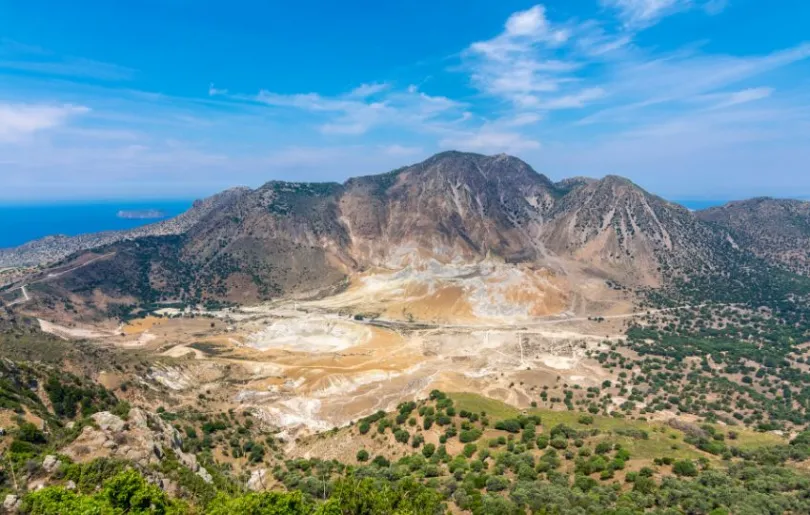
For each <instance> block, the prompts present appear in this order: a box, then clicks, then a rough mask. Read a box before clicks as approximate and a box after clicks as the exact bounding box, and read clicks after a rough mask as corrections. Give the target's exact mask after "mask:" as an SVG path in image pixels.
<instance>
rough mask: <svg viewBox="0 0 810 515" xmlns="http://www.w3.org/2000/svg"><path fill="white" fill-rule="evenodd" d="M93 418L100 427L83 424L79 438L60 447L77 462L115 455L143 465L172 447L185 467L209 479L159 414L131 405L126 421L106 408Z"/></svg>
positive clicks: (159, 457)
mask: <svg viewBox="0 0 810 515" xmlns="http://www.w3.org/2000/svg"><path fill="white" fill-rule="evenodd" d="M92 419H93V421H95V423H96V424H97V425H98V427H99V428H98V429H95V428H93V427H90V426H88V427H85V428H84V429H83V430H82V432H81V434H80V435H79V437H78V438H76V440H74V441H73V442H72V443H71V444H70V445H69V446H68V447H66V448H65V449H63V450H62V452H63V453H64V454H65V455H67V456H69V457H70V458H72V459H74V460H76V461H89V460H92V459H94V458H99V457H116V458H122V459H127V460H132V461H133V462H135V463H138V464H139V465H142V466H146V465H149V464H156V463H159V462H160V460H161V458H163V457H164V453H165V450H171V451H173V452H174V454H175V455H176V456H177V459H178V460H179V461H180V463H182V464H183V465H184V466H186V467H187V468H189V469H190V470H191V471H193V472H197V473H198V474H199V475H200V477H202V478H203V479H205V478H208V479H211V476H210V474H209V473H208V471H206V470H205V469H204V468H202V467H200V466H199V464H198V463H197V458H196V457H195V456H194V455H193V454H188V453H185V452H183V450H182V444H183V441H182V439H181V437H180V433H179V432H178V431H177V429H175V428H174V427H173V426H172V425H171V424H169V423H168V422H166V421H165V420H163V419H162V418H160V417H159V416H158V415H156V414H154V413H149V412H147V411H144V410H142V409H139V408H133V409H132V410H130V412H129V418H128V420H126V421H124V420H123V419H121V418H120V417H118V416H116V415H113V414H112V413H109V412H106V411H102V412H99V413H96V414H94V415H93V416H92Z"/></svg>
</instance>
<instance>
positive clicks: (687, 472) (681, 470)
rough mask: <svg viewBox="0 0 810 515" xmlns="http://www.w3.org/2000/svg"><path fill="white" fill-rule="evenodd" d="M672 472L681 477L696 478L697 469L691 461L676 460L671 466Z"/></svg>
mask: <svg viewBox="0 0 810 515" xmlns="http://www.w3.org/2000/svg"><path fill="white" fill-rule="evenodd" d="M672 472H673V473H674V474H675V475H677V476H681V477H697V475H698V469H697V467H696V466H695V464H694V463H693V462H692V460H678V461H676V462H675V463H674V464H673V465H672Z"/></svg>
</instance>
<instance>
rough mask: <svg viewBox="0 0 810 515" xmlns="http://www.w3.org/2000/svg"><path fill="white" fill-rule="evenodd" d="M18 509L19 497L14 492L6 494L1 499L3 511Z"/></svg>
mask: <svg viewBox="0 0 810 515" xmlns="http://www.w3.org/2000/svg"><path fill="white" fill-rule="evenodd" d="M19 509H20V498H19V497H17V496H16V495H14V494H8V495H7V496H6V498H5V499H4V500H3V510H5V513H17V512H18V511H19Z"/></svg>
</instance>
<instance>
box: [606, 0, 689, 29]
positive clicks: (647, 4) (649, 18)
mask: <svg viewBox="0 0 810 515" xmlns="http://www.w3.org/2000/svg"><path fill="white" fill-rule="evenodd" d="M692 4H693V2H692V1H691V0H602V5H604V6H605V7H610V8H613V9H616V10H617V11H618V12H619V17H620V18H621V19H622V20H623V21H624V23H625V25H627V26H628V27H629V28H644V27H647V26H649V25H653V24H655V23H656V22H657V21H658V20H659V19H661V18H663V17H664V16H668V15H670V14H673V13H676V12H679V11H684V10H686V9H689V8H690V7H691V6H692Z"/></svg>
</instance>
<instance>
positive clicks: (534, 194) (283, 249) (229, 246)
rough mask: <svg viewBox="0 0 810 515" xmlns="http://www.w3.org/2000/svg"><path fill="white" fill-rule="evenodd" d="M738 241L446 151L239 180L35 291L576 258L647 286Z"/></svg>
mask: <svg viewBox="0 0 810 515" xmlns="http://www.w3.org/2000/svg"><path fill="white" fill-rule="evenodd" d="M731 251H733V248H732V245H731V244H730V243H729V242H728V240H727V238H726V231H725V230H720V229H717V228H715V227H713V226H712V225H710V224H707V223H705V222H703V221H701V220H700V219H698V218H696V217H695V216H694V215H693V214H692V213H690V212H689V211H688V210H686V209H684V208H683V207H681V206H678V205H675V204H672V203H669V202H667V201H665V200H663V199H661V198H659V197H656V196H654V195H650V194H649V193H647V192H645V191H644V190H642V189H641V188H639V187H638V186H636V185H634V184H633V183H631V182H630V181H627V180H625V179H621V178H619V177H612V176H611V177H606V178H604V179H602V180H588V179H572V180H568V181H563V182H560V183H557V184H554V183H552V182H551V181H550V180H549V179H548V178H547V177H545V176H543V175H541V174H538V173H537V172H535V171H534V170H532V169H531V167H529V166H528V165H527V164H526V163H524V162H523V161H520V160H519V159H517V158H514V157H510V156H505V155H498V156H483V155H478V154H465V153H460V152H445V153H442V154H438V155H436V156H434V157H432V158H430V159H428V160H426V161H424V162H422V163H419V164H416V165H413V166H409V167H405V168H401V169H398V170H394V171H392V172H389V173H386V174H382V175H374V176H368V177H359V178H355V179H350V180H348V181H347V182H346V183H344V184H337V183H326V184H309V183H289V182H270V183H268V184H265V185H264V186H262V187H260V188H258V189H256V190H252V191H244V190H240V191H239V192H238V194H237V193H233V194H231V195H229V196H228V200H227V202H224V201H223V202H219V203H218V204H217V208H216V209H211V210H209V211H208V212H207V213H206V214H205V215H204V216H200V217H199V218H198V219H197V220H196V222H195V223H194V224H192V225H190V226H189V227H188V228H187V229H186V230H185V231H184V232H183V233H182V234H181V235H176V236H163V237H159V238H155V237H150V238H138V239H134V240H130V241H125V242H120V243H117V244H115V245H112V246H108V247H105V248H103V249H99V250H98V251H97V253H98V254H99V255H103V256H105V257H104V258H103V259H97V260H95V261H92V262H91V263H89V264H85V265H83V266H81V267H78V268H76V269H75V270H73V271H71V272H70V273H66V274H64V275H63V276H58V277H57V278H56V279H53V280H50V279H49V280H48V281H45V282H41V283H40V284H38V285H37V287H38V288H39V291H37V292H36V293H35V296H37V295H43V294H45V295H47V293H48V292H50V293H51V294H53V295H56V296H60V297H63V296H65V295H69V294H71V293H76V292H94V294H97V293H98V292H101V293H103V294H105V295H106V296H108V297H111V298H113V299H115V298H119V299H126V302H127V303H131V302H132V299H133V297H134V298H135V299H137V300H141V301H160V300H166V299H180V298H194V299H216V300H228V301H234V302H240V303H247V302H254V301H258V300H264V299H269V298H275V297H279V296H282V295H288V294H300V293H311V292H314V291H319V290H324V289H327V288H330V287H335V285H337V284H339V283H340V281H341V279H343V278H345V276H347V275H350V274H352V273H355V272H358V271H362V270H366V269H369V268H371V267H375V266H382V267H386V268H395V269H397V268H402V267H404V266H407V265H419V264H425V263H428V262H439V263H442V264H453V263H473V262H479V261H482V260H487V259H489V260H496V261H500V262H507V263H530V264H533V265H539V266H547V267H549V268H554V269H555V270H565V268H566V263H569V262H570V263H576V264H577V265H576V266H579V265H584V266H585V267H588V268H591V269H593V270H595V272H596V273H598V274H600V275H603V276H607V277H609V278H615V279H618V280H619V282H625V283H640V284H644V285H647V284H657V283H658V282H660V281H661V278H662V276H663V275H664V274H667V273H669V272H671V271H672V270H674V269H681V268H691V269H712V268H716V267H717V266H719V265H718V263H720V262H721V261H722V259H720V258H721V257H722V256H719V255H721V254H724V253H728V252H731ZM88 257H89V256H86V257H84V258H79V259H84V261H83V263H87V259H88ZM72 300H73V301H74V302H76V301H77V299H76V296H75V295H74V297H73V298H72Z"/></svg>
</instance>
